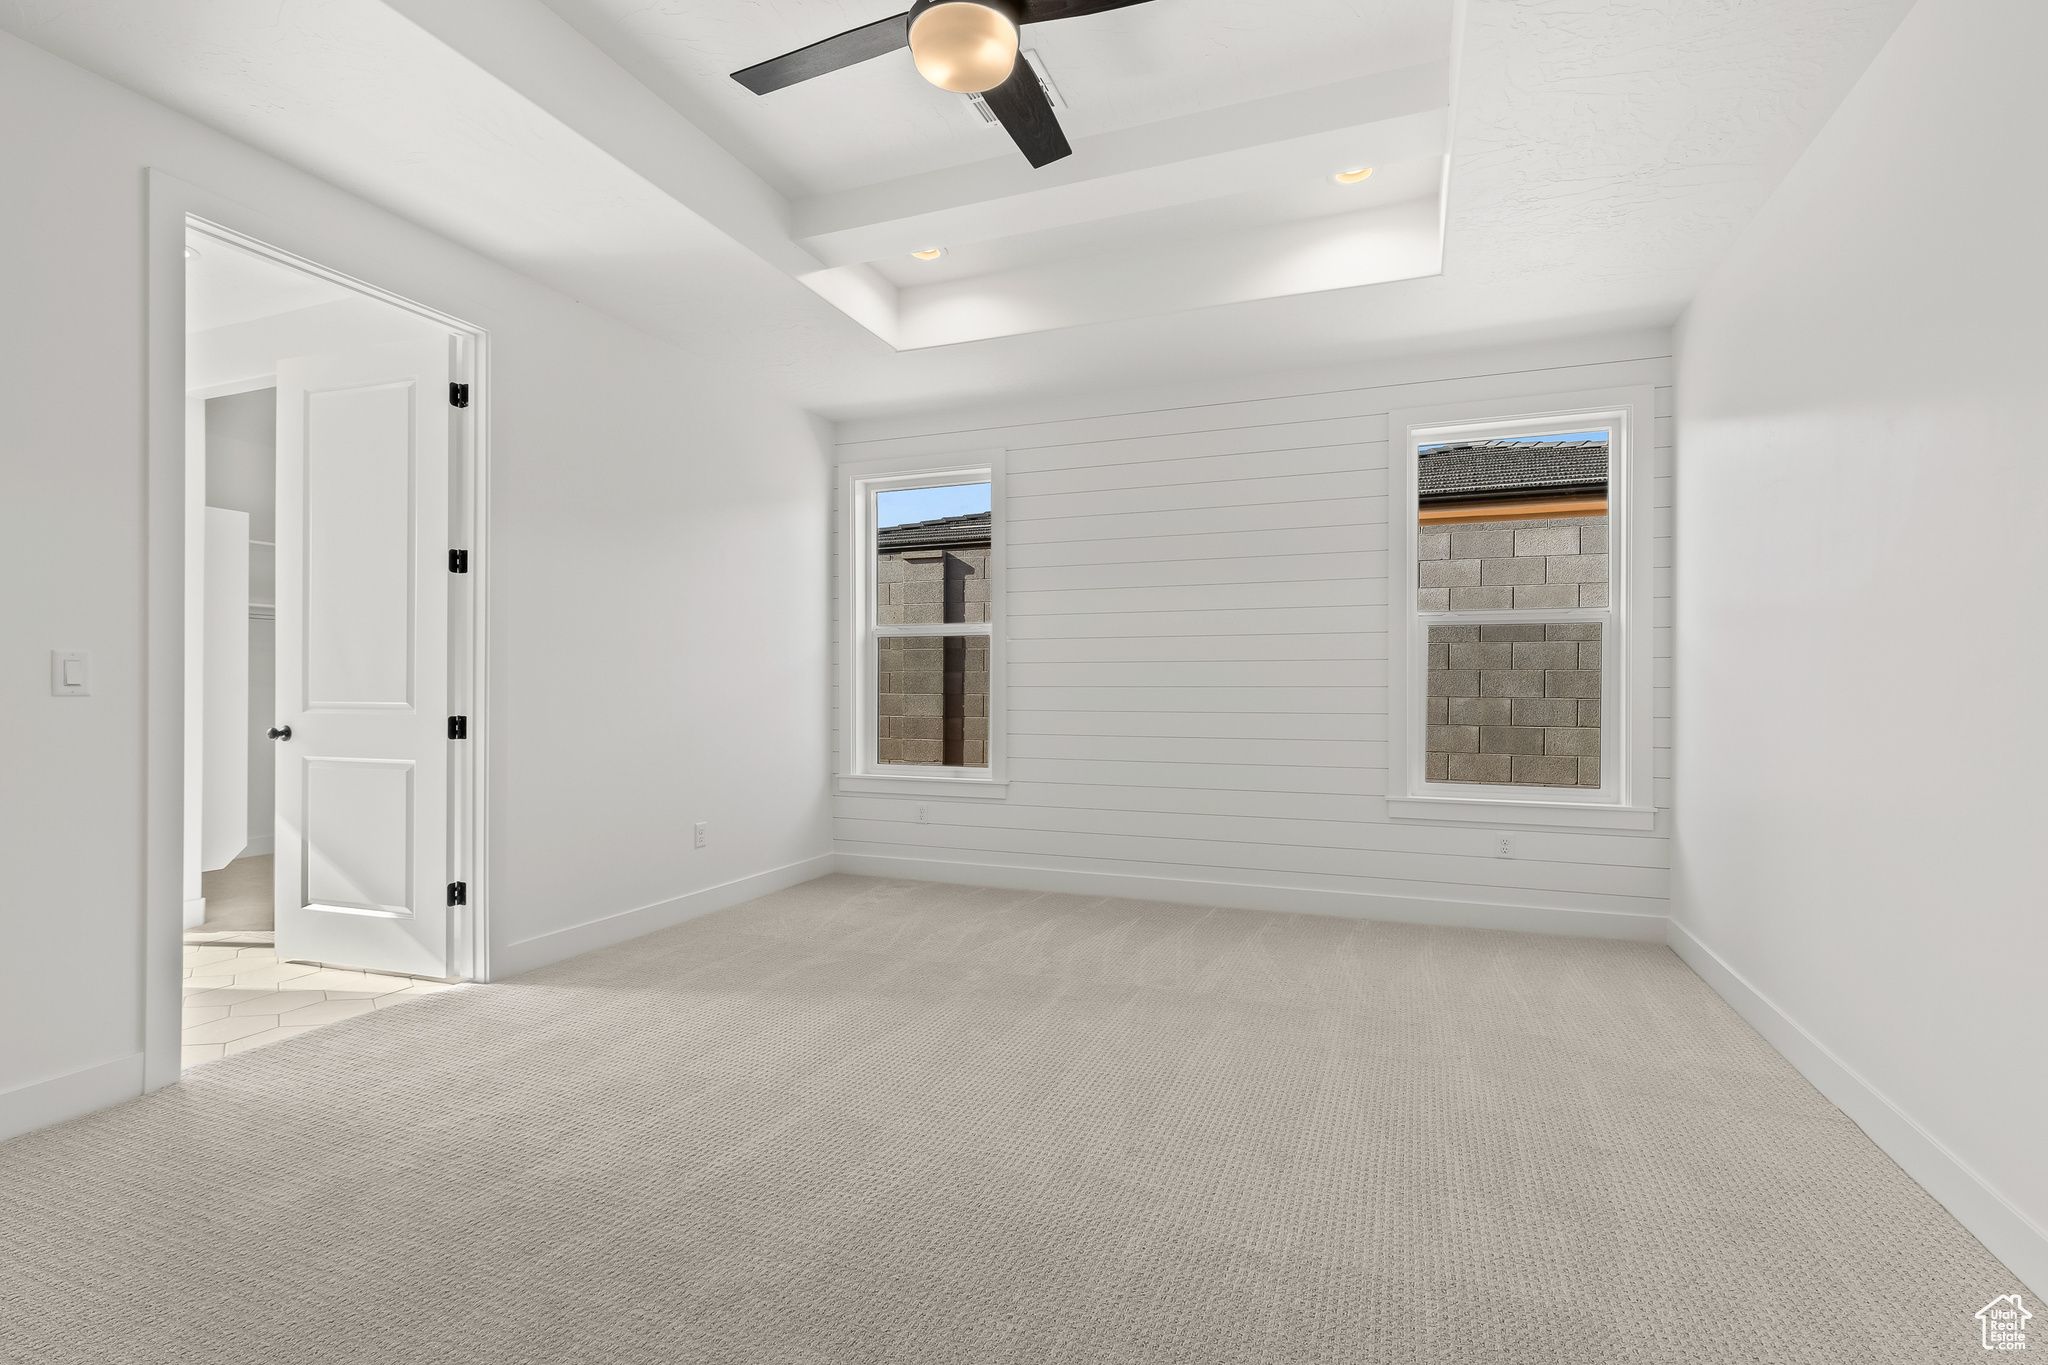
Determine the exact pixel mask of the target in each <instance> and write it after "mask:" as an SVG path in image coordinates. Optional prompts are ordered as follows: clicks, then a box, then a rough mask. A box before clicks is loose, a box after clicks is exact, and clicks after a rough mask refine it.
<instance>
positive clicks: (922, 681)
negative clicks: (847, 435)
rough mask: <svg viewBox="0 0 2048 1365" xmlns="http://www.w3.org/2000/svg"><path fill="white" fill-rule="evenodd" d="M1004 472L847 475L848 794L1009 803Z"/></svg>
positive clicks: (950, 469) (960, 469) (951, 465)
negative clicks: (920, 794)
mask: <svg viewBox="0 0 2048 1365" xmlns="http://www.w3.org/2000/svg"><path fill="white" fill-rule="evenodd" d="M999 466H1000V454H999V453H998V452H980V453H979V454H978V455H977V456H976V457H975V458H974V459H973V461H972V462H969V461H965V460H961V459H959V458H958V457H955V458H953V459H949V460H946V461H943V462H940V463H938V464H935V465H934V466H933V467H931V468H929V469H924V470H916V469H912V470H905V469H903V468H901V467H900V466H897V467H894V468H892V469H891V470H890V471H889V472H887V473H881V472H872V473H870V472H863V471H860V470H857V469H850V470H849V471H848V472H847V474H846V478H845V482H844V487H843V494H844V497H845V499H846V508H847V512H848V514H849V515H848V518H847V523H846V528H847V529H846V539H845V541H844V542H843V543H844V545H845V546H846V547H847V551H848V552H847V553H846V555H845V556H844V562H843V563H842V566H841V568H842V582H843V584H844V591H843V594H842V598H841V611H842V616H841V620H842V621H843V622H844V623H845V624H846V626H847V627H848V628H847V629H846V630H845V631H844V632H843V634H844V639H845V650H846V656H845V659H844V661H843V665H842V668H843V673H842V683H843V685H842V688H841V694H840V695H841V700H842V705H843V707H844V708H845V709H844V710H843V712H842V717H841V719H842V724H841V761H840V783H841V786H842V788H845V789H848V790H867V791H876V790H890V791H895V790H905V789H910V788H916V789H925V790H929V789H932V788H933V785H934V784H946V785H947V786H948V788H949V789H950V790H953V791H954V792H956V793H957V794H965V795H1000V794H1001V790H1002V747H1003V746H1002V739H1003V736H1002V712H1001V706H1000V701H1001V696H1002V657H1003V642H1002V638H1001V630H1000V627H1001V617H1002V610H1001V598H1000V595H999V593H998V591H997V588H998V584H997V581H996V580H997V577H998V575H999V574H1000V572H1001V559H1002V528H1001V525H1000V518H999V517H998V516H997V515H996V513H997V508H998V507H999V506H1000V504H1001V474H1000V468H999Z"/></svg>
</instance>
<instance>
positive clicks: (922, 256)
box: [910, 246, 946, 261]
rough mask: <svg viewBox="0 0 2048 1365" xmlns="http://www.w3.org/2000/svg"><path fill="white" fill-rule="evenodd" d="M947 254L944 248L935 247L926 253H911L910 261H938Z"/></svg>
mask: <svg viewBox="0 0 2048 1365" xmlns="http://www.w3.org/2000/svg"><path fill="white" fill-rule="evenodd" d="M945 254H946V248H944V247H942V246H935V247H930V248H927V249H926V250H924V251H913V252H911V253H910V259H911V260H913V261H936V260H937V259H939V257H941V256H943V255H945Z"/></svg>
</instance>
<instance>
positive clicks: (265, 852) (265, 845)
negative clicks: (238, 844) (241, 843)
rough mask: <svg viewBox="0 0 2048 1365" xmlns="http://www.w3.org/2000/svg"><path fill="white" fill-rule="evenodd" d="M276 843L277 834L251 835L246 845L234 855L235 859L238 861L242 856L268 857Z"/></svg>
mask: <svg viewBox="0 0 2048 1365" xmlns="http://www.w3.org/2000/svg"><path fill="white" fill-rule="evenodd" d="M276 845H277V836H276V835H274V834H255V835H251V836H250V837H249V843H248V845H247V846H246V847H245V848H243V849H242V851H241V852H240V853H237V854H236V855H235V860H236V861H237V862H239V861H241V860H242V859H243V858H268V857H269V856H270V852H271V850H272V849H273V848H275V847H276Z"/></svg>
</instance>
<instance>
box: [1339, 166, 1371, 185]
mask: <svg viewBox="0 0 2048 1365" xmlns="http://www.w3.org/2000/svg"><path fill="white" fill-rule="evenodd" d="M1371 174H1372V167H1370V166H1360V167H1358V168H1356V169H1355V170H1349V171H1339V172H1337V183H1338V184H1340V185H1356V184H1357V183H1358V182H1359V181H1361V180H1363V179H1365V178H1366V177H1367V176H1369V175H1371Z"/></svg>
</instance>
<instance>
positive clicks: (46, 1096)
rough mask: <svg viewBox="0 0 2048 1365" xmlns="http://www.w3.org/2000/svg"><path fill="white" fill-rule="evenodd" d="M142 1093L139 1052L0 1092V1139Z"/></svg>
mask: <svg viewBox="0 0 2048 1365" xmlns="http://www.w3.org/2000/svg"><path fill="white" fill-rule="evenodd" d="M141 1093H142V1054H141V1053H140V1052H136V1053H131V1054H130V1055H128V1056H126V1057H116V1058H115V1059H114V1060H113V1061H111V1062H101V1063H100V1064H99V1065H98V1066H89V1067H86V1068H85V1069H84V1070H82V1071H72V1072H67V1073H66V1074H65V1075H62V1076H52V1077H50V1079H48V1080H46V1081H34V1082H31V1083H30V1084H28V1085H22V1086H16V1087H15V1088H14V1089H12V1090H8V1091H0V1138H11V1137H13V1136H14V1135H15V1134H17V1133H27V1132H33V1131H34V1130H35V1129H37V1128H47V1127H49V1126H50V1125H51V1124H53V1123H62V1122H63V1121H64V1120H65V1119H75V1118H77V1117H78V1116H79V1115H80V1114H90V1113H91V1112H92V1111H93V1110H95V1109H104V1108H106V1107H107V1106H108V1105H110V1104H119V1103H120V1102H121V1101H122V1100H128V1099H133V1098H135V1097H136V1096H137V1095H140V1094H141Z"/></svg>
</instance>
